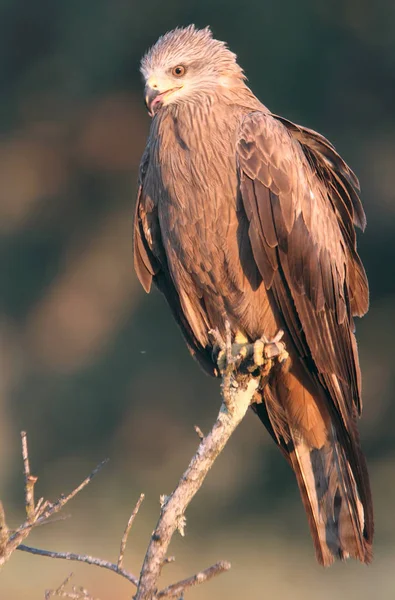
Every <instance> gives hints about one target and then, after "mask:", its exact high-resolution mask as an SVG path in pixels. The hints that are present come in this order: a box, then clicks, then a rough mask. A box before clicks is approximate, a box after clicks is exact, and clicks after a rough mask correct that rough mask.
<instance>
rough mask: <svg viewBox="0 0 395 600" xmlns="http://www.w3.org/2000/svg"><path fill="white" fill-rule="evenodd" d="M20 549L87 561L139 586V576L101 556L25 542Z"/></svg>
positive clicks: (49, 555) (54, 556) (48, 555)
mask: <svg viewBox="0 0 395 600" xmlns="http://www.w3.org/2000/svg"><path fill="white" fill-rule="evenodd" d="M18 550H22V552H30V554H37V555H38V556H47V557H48V558H61V559H63V560H72V561H76V562H83V563H87V564H88V565H96V566H97V567H102V568H103V569H108V570H109V571H113V572H114V573H116V574H117V575H121V577H124V578H125V579H127V580H128V581H130V583H133V585H135V586H137V583H138V579H137V577H135V576H134V575H132V573H129V572H128V571H125V569H120V568H118V565H116V564H115V563H111V562H109V561H107V560H103V559H101V558H95V557H94V556H89V555H88V554H75V553H74V552H52V551H51V550H41V549H40V548H32V547H30V546H25V545H24V544H20V545H19V546H18Z"/></svg>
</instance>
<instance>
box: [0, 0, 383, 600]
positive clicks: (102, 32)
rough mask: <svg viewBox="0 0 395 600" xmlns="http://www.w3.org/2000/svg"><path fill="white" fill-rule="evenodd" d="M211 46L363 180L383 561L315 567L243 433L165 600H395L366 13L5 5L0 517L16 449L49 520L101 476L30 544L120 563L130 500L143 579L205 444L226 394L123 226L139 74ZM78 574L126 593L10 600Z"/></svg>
mask: <svg viewBox="0 0 395 600" xmlns="http://www.w3.org/2000/svg"><path fill="white" fill-rule="evenodd" d="M191 22H194V23H195V24H196V25H198V26H205V25H207V24H210V25H211V26H212V29H213V32H214V35H215V37H218V38H219V39H224V40H226V41H227V42H228V43H229V45H230V47H231V49H232V50H234V51H235V52H236V53H237V54H238V56H239V61H240V63H241V65H242V66H243V67H244V68H245V70H246V73H247V75H248V78H249V82H250V85H251V87H252V89H253V90H254V91H255V93H256V94H257V95H259V97H260V98H261V99H262V101H263V102H264V103H265V104H266V105H267V106H269V107H270V108H271V109H272V110H273V112H276V113H279V114H282V115H283V116H285V117H287V118H289V119H291V120H294V121H296V122H299V123H303V124H304V125H306V126H309V127H311V128H314V129H316V130H318V131H320V132H321V133H323V134H324V135H326V136H327V137H329V138H330V139H331V140H332V142H334V143H335V145H336V147H337V148H338V149H339V150H340V151H341V154H342V155H343V156H344V158H345V159H346V160H347V162H348V163H349V164H350V165H351V166H352V167H353V168H354V169H355V171H356V172H357V174H358V175H359V177H360V180H361V185H362V190H363V192H362V198H363V202H364V206H365V209H366V212H367V216H368V228H367V230H366V233H365V234H364V235H363V236H362V235H360V236H359V250H360V254H361V256H362V258H363V260H364V263H365V265H366V269H367V272H368V276H369V279H370V284H371V309H370V312H369V314H368V316H367V317H366V318H365V319H363V320H362V321H360V322H359V321H358V323H357V332H358V340H359V348H360V354H361V363H362V369H363V379H364V403H365V406H364V415H363V420H362V422H361V432H362V439H363V446H364V450H365V452H366V454H367V457H368V462H369V469H370V474H371V479H372V486H373V494H374V501H375V512H376V523H377V526H376V542H375V560H374V563H373V565H372V566H370V567H368V568H367V567H363V566H361V565H359V564H356V563H352V562H349V563H347V564H337V565H335V566H334V567H332V568H331V569H330V570H327V571H324V570H323V569H321V568H320V567H318V566H317V565H316V563H315V558H314V552H313V546H312V543H311V540H310V537H309V533H308V528H307V523H306V519H305V516H304V512H303V509H302V506H301V502H300V500H299V496H298V492H297V489H296V484H295V481H294V478H293V476H292V473H291V472H290V470H289V468H288V467H287V465H286V464H285V461H284V460H283V458H282V457H281V455H280V453H279V452H278V451H277V450H276V448H274V446H273V444H272V443H271V440H270V439H269V436H268V434H267V433H266V432H265V431H264V429H263V428H262V427H261V425H260V423H259V422H258V420H257V419H255V418H254V416H253V415H252V414H251V415H249V416H248V418H247V419H246V420H245V421H244V422H243V424H242V426H241V427H240V428H239V430H238V431H237V432H236V434H235V436H234V438H233V439H232V440H231V443H230V444H229V446H228V448H227V449H226V451H225V452H224V454H223V456H222V457H221V458H220V460H218V462H217V464H216V466H215V468H214V469H213V471H212V473H211V474H210V475H209V477H208V480H207V482H206V484H205V486H204V488H203V489H202V491H201V492H200V493H199V495H198V497H197V498H196V499H195V501H194V503H193V504H192V506H191V508H190V509H189V510H188V513H187V517H188V525H187V536H186V538H185V539H181V538H178V539H176V540H175V542H174V544H173V545H172V549H171V553H172V554H175V555H176V558H177V562H176V563H175V564H174V565H172V566H169V567H167V570H166V573H165V575H164V579H163V581H164V582H168V581H174V580H176V579H177V578H180V577H185V576H188V575H190V574H192V573H193V572H195V571H196V570H199V569H202V568H205V567H207V566H209V565H210V564H211V563H212V562H215V561H217V560H219V559H228V560H230V561H231V562H232V564H233V568H232V571H231V572H230V573H228V574H226V575H223V576H221V577H220V578H218V579H217V580H213V582H211V583H209V584H207V585H206V586H205V587H203V588H200V589H196V590H194V591H192V592H191V593H190V596H188V597H190V598H196V599H197V598H206V599H208V600H210V599H214V598H215V599H218V598H227V599H229V600H239V599H240V598H243V599H244V598H248V599H249V600H250V599H261V598H268V597H272V595H273V594H276V596H277V597H281V598H291V597H292V598H293V599H294V600H297V599H299V598H300V599H302V598H303V599H307V600H309V599H319V600H324V599H327V598H328V599H329V598H330V599H332V598H333V597H334V594H337V596H336V597H337V598H348V599H353V598H358V599H359V600H362V599H371V598H372V597H373V595H374V597H375V598H377V599H378V598H380V599H381V598H390V597H393V595H394V592H395V569H394V564H395V520H394V516H393V513H394V505H395V435H394V433H393V429H394V423H395V403H394V402H393V401H392V400H393V395H394V387H395V382H394V372H395V370H394V366H395V358H394V353H393V331H394V325H395V268H394V261H395V243H394V235H395V191H394V190H395V106H394V105H395V4H394V2H393V1H392V0H391V1H390V0H389V1H388V2H386V1H385V0H381V2H374V3H373V2H371V1H370V0H334V1H332V2H327V1H324V0H305V1H302V2H295V1H294V0H250V1H249V2H247V3H241V2H240V1H239V0H226V1H225V0H214V1H212V0H199V1H193V2H192V1H189V2H185V1H181V0H174V1H167V2H166V1H165V2H163V0H162V1H159V0H151V1H150V2H141V1H140V2H136V1H135V0H134V1H133V0H128V1H125V0H111V1H110V0H94V1H90V0H63V1H62V0H59V1H54V0H48V1H45V0H35V1H34V2H26V1H23V0H1V2H0V47H1V51H0V80H1V90H2V94H1V98H0V123H1V138H0V228H1V234H2V235H1V252H2V267H1V296H2V304H3V319H2V344H1V371H2V373H1V388H0V393H1V397H0V497H1V498H2V499H3V501H4V503H5V506H6V510H7V514H8V520H9V524H10V525H11V526H12V525H13V526H16V525H17V524H19V522H20V521H21V519H22V516H23V481H22V465H21V456H20V441H19V432H20V430H21V429H26V430H27V432H28V436H29V443H30V455H31V463H32V470H33V473H35V474H37V475H39V481H38V484H37V494H38V495H39V496H41V495H44V496H45V497H49V498H51V499H55V498H56V497H57V496H58V495H59V494H60V493H61V492H67V491H69V490H70V489H71V488H72V487H73V486H75V485H77V483H79V481H80V480H81V479H82V478H84V477H85V475H87V474H88V472H89V471H90V470H91V469H92V468H93V467H94V465H95V464H96V463H98V462H99V461H101V460H102V459H103V458H105V457H107V456H108V457H110V459H111V461H110V463H109V464H108V465H107V466H106V467H105V469H104V470H103V472H102V473H101V474H100V475H99V476H98V478H97V479H96V480H95V481H94V482H92V483H91V484H90V486H89V487H88V488H87V489H86V490H85V491H84V492H83V493H82V494H81V495H80V496H79V497H78V498H77V499H75V500H74V501H73V502H72V503H71V504H70V505H69V507H68V509H67V510H66V513H72V518H71V519H69V520H67V521H65V522H59V523H56V524H54V525H51V526H48V527H44V528H41V529H40V530H37V531H35V532H34V533H33V534H32V536H31V537H30V538H29V541H28V543H30V544H32V545H36V546H39V547H44V548H49V549H53V550H59V551H67V550H68V551H74V552H85V553H91V554H96V555H98V556H101V557H103V558H108V559H115V558H116V555H117V552H118V546H119V542H120V537H121V534H122V531H123V527H124V525H125V523H126V521H127V518H128V516H129V513H130V511H131V508H132V506H133V505H134V503H135V501H136V499H137V497H138V495H139V494H140V492H142V491H144V492H145V493H146V501H145V502H144V504H143V507H142V509H141V511H140V516H139V517H138V519H137V521H136V524H135V528H134V533H133V535H132V538H131V540H130V543H129V549H128V552H127V559H126V564H127V566H128V567H129V568H130V569H131V570H132V571H133V572H135V573H137V572H138V570H139V567H140V564H141V561H142V558H143V554H144V550H145V547H146V545H147V542H148V538H149V535H150V532H151V531H152V528H153V527H154V524H155V522H156V519H157V516H158V509H159V496H160V494H165V493H169V492H170V491H171V490H172V488H173V487H174V485H175V483H176V481H177V479H178V477H179V475H180V474H181V472H182V471H183V469H184V467H185V466H186V464H187V462H188V460H189V458H190V456H191V455H192V453H193V452H194V450H195V448H196V446H197V443H198V440H197V438H196V434H195V433H194V431H193V425H194V424H195V423H196V424H198V425H199V426H200V427H201V428H202V430H203V431H207V430H208V428H209V427H210V425H211V423H212V422H213V419H214V417H215V415H216V413H217V410H218V407H219V403H220V399H219V390H218V383H217V382H216V381H212V380H210V379H209V378H208V377H206V376H205V375H204V374H203V373H202V372H201V371H200V370H199V368H198V366H197V364H195V362H194V361H193V360H192V359H191V358H190V357H189V355H188V352H187V350H186V348H185V346H184V343H183V341H182V339H181V336H180V334H179V332H178V330H177V328H176V326H175V324H174V323H173V320H172V318H171V316H170V313H169V310H168V309H167V306H166V305H165V302H164V300H163V299H162V298H161V296H160V295H159V294H158V293H157V292H154V293H153V294H151V295H150V296H146V295H145V294H144V292H143V291H142V289H141V288H140V286H139V284H138V282H137V280H136V277H135V275H134V272H133V259H132V215H133V207H134V199H135V190H136V176H137V169H138V163H139V158H140V156H141V153H142V151H143V148H144V143H145V138H146V135H147V131H148V127H149V118H148V116H147V114H146V111H145V108H144V105H143V100H142V83H141V80H140V75H139V70H138V69H139V60H140V57H141V55H142V54H143V53H144V51H145V50H146V49H147V47H148V46H150V45H151V44H152V43H154V42H155V40H156V39H157V37H158V36H159V35H160V34H161V33H163V32H165V31H166V30H168V29H171V28H173V27H175V26H176V25H186V24H189V23H191ZM71 571H73V572H74V573H75V576H74V582H75V583H79V584H83V585H84V586H86V587H87V588H88V589H89V591H90V592H91V593H92V594H93V595H94V596H95V597H96V596H98V597H99V598H100V599H101V600H112V599H115V598H117V599H122V598H130V597H131V595H132V591H133V590H132V588H130V589H129V588H128V585H127V584H126V583H124V582H123V581H122V580H121V579H120V578H119V577H116V576H115V575H113V574H111V573H108V572H104V571H102V570H99V569H96V568H94V567H88V566H84V565H76V564H73V565H70V564H68V563H65V562H62V561H54V560H50V559H46V558H39V557H35V556H31V555H27V554H23V553H15V554H14V555H13V557H12V559H11V561H10V562H9V563H8V564H7V565H6V567H5V568H4V570H3V572H2V573H1V575H0V598H1V600H22V599H23V600H25V599H27V600H30V599H36V598H40V599H41V598H43V597H44V590H45V589H46V588H55V587H57V586H58V585H59V584H60V583H61V581H62V580H63V579H64V578H65V577H66V575H67V574H69V573H70V572H71Z"/></svg>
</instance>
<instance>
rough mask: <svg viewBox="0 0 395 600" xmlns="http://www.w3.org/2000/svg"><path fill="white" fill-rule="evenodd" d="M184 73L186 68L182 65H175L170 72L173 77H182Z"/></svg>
mask: <svg viewBox="0 0 395 600" xmlns="http://www.w3.org/2000/svg"><path fill="white" fill-rule="evenodd" d="M185 73H186V68H185V67H184V66H183V65H177V66H176V67H173V68H172V70H171V74H172V75H174V77H182V76H183V75H185Z"/></svg>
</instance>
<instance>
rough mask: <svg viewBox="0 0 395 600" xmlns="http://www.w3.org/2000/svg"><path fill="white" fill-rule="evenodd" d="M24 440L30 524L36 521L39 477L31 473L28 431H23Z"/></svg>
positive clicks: (27, 511) (27, 510) (23, 455)
mask: <svg viewBox="0 0 395 600" xmlns="http://www.w3.org/2000/svg"><path fill="white" fill-rule="evenodd" d="M21 439H22V458H23V473H24V476H25V506H26V515H27V519H28V522H29V523H32V522H33V521H34V517H35V509H34V486H35V484H36V482H37V477H34V475H32V474H31V473H30V463H29V452H28V447H27V436H26V431H21Z"/></svg>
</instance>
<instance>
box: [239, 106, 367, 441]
mask: <svg viewBox="0 0 395 600" xmlns="http://www.w3.org/2000/svg"><path fill="white" fill-rule="evenodd" d="M237 153H238V164H239V169H240V191H241V196H242V200H243V202H244V206H245V210H246V214H247V218H248V220H249V222H250V226H249V233H250V241H251V247H252V251H253V255H254V259H255V262H256V263H257V266H258V268H259V270H260V272H261V275H262V277H263V280H264V282H265V285H266V287H267V288H268V289H271V290H272V291H273V294H274V297H275V299H276V302H277V304H278V306H279V308H280V310H281V312H282V315H283V318H284V320H285V323H286V326H287V327H288V329H289V331H290V334H291V336H292V338H293V341H294V343H295V345H296V347H297V348H298V349H299V350H300V352H301V356H302V357H303V358H304V360H305V361H306V363H308V364H309V367H311V365H313V367H314V368H313V370H316V377H317V379H318V380H319V381H320V382H321V384H322V385H323V386H324V388H326V389H327V391H328V394H329V397H330V398H331V400H332V403H333V407H334V409H335V412H336V413H337V414H338V415H339V417H340V418H341V420H342V422H343V425H344V427H345V429H346V430H348V431H349V432H350V431H351V429H353V425H352V420H353V415H354V411H355V409H356V410H357V411H358V412H359V411H360V409H361V398H360V376H359V364H358V356H357V352H356V345H355V340H354V338H353V336H354V334H353V321H352V314H361V313H362V312H363V311H364V310H365V309H366V308H367V281H366V276H365V274H364V271H363V267H362V264H361V262H360V260H359V257H358V255H357V254H356V245H355V232H354V225H360V226H364V224H365V218H364V214H363V209H362V207H361V204H360V201H359V198H358V194H357V192H356V190H355V187H356V186H357V183H358V182H357V180H356V178H355V175H354V174H353V173H352V171H351V170H350V169H349V167H348V166H347V165H346V163H345V162H344V161H343V159H341V157H340V156H339V155H338V154H337V153H336V151H335V150H334V148H333V146H332V145H331V144H330V142H328V140H326V139H325V138H323V137H322V136H320V135H319V134H316V133H315V132H311V131H310V130H307V129H303V128H300V127H299V126H296V125H293V124H291V123H290V122H288V121H285V120H283V119H279V118H277V117H273V116H272V115H269V114H266V113H261V112H254V113H250V114H249V115H247V116H246V117H245V119H244V121H243V124H242V127H241V133H240V139H239V142H238V145H237ZM361 211H362V212H361ZM354 407H355V408H354Z"/></svg>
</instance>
